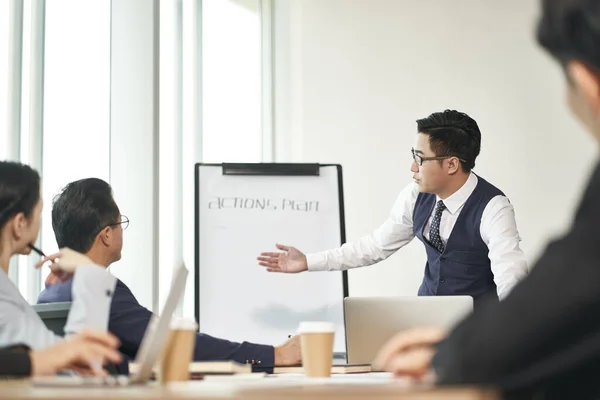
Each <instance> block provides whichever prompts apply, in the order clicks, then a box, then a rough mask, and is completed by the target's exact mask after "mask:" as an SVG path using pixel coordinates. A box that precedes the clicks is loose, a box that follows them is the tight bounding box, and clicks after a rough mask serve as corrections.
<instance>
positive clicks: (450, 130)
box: [417, 110, 481, 172]
mask: <svg viewBox="0 0 600 400" xmlns="http://www.w3.org/2000/svg"><path fill="white" fill-rule="evenodd" d="M417 131H418V132H419V133H426V134H428V135H429V146H430V147H431V150H432V151H433V152H434V153H435V155H436V156H439V157H443V156H452V157H458V158H460V159H462V160H464V161H461V164H462V169H463V171H465V172H469V171H471V170H472V169H473V168H474V167H475V159H476V158H477V156H478V155H479V151H480V150H481V132H480V131H479V127H478V126H477V122H475V120H474V119H473V118H471V117H469V116H468V115H467V114H465V113H463V112H459V111H456V110H445V111H443V112H436V113H433V114H431V115H430V116H428V117H426V118H423V119H419V120H417Z"/></svg>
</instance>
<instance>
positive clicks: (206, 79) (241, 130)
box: [0, 0, 270, 316]
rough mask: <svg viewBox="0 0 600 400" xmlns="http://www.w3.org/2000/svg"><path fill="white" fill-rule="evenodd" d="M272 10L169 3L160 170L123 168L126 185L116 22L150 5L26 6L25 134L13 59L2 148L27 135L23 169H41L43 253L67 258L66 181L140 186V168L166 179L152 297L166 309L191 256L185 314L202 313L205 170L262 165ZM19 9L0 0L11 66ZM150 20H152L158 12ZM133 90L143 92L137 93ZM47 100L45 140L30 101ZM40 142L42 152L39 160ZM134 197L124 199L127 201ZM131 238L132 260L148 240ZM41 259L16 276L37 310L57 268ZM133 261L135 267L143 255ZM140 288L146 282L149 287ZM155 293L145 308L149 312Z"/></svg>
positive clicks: (164, 17) (164, 25) (3, 70)
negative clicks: (37, 267)
mask: <svg viewBox="0 0 600 400" xmlns="http://www.w3.org/2000/svg"><path fill="white" fill-rule="evenodd" d="M112 2H113V3H112V4H113V6H114V0H112ZM264 2H265V0H206V1H202V0H161V1H160V58H159V63H160V68H159V71H160V77H159V78H160V97H159V102H160V107H159V110H160V115H159V118H158V121H159V124H160V126H159V131H160V134H159V145H158V155H159V157H158V159H159V161H158V163H159V164H158V166H157V165H156V164H155V165H143V168H137V169H135V172H132V171H128V170H126V169H124V170H122V171H119V174H122V175H120V176H119V177H118V179H116V177H115V176H112V178H113V179H111V167H113V171H115V169H114V166H115V165H122V164H123V162H122V161H123V159H124V158H125V159H127V160H129V159H130V158H129V155H130V154H133V153H134V152H135V151H138V149H135V148H128V149H123V148H119V149H115V147H114V146H115V137H114V136H113V138H112V140H111V109H110V107H111V103H112V102H111V73H112V74H113V78H114V77H115V76H116V75H118V72H119V71H114V70H113V71H111V68H112V67H111V51H112V50H114V48H113V49H111V40H112V41H113V43H115V41H119V43H123V41H124V40H125V41H126V40H127V32H126V29H125V31H124V30H123V29H122V27H123V26H127V25H126V24H120V25H119V26H121V29H120V30H118V31H115V29H114V24H113V25H111V18H115V16H116V17H117V18H119V21H120V22H123V19H127V18H131V15H136V14H131V12H133V11H135V9H136V8H139V9H140V10H141V11H142V12H147V11H148V10H149V9H150V8H149V7H147V3H145V2H141V1H138V2H134V1H133V0H132V1H131V2H130V3H128V4H127V6H126V7H125V6H124V7H120V8H118V10H121V11H115V10H116V9H115V7H111V0H86V1H81V0H46V1H45V13H41V14H40V13H36V11H35V10H34V6H35V5H36V4H43V3H35V2H32V1H31V0H24V1H23V5H24V8H23V11H24V12H23V48H22V66H21V74H22V77H23V79H22V89H21V93H20V95H21V106H22V107H21V130H20V132H13V133H10V132H7V129H6V127H7V118H6V115H7V110H8V107H7V102H6V100H7V90H8V83H9V80H8V62H0V122H1V123H2V126H1V128H0V143H2V144H4V143H7V142H8V140H7V138H8V135H9V134H12V135H13V136H14V137H16V138H18V139H19V140H20V143H21V146H20V150H21V151H20V159H21V161H22V162H25V163H30V164H32V165H34V166H35V167H36V168H38V169H39V170H40V173H41V175H42V197H43V201H44V209H43V214H42V228H41V243H40V246H41V247H42V249H43V250H44V251H45V252H46V253H50V252H53V251H55V250H57V243H56V240H55V236H54V232H53V230H52V222H51V210H52V199H53V198H54V196H55V195H56V194H58V193H59V192H60V190H61V189H62V188H63V187H64V186H65V185H66V184H67V183H69V182H71V181H74V180H77V179H81V178H88V177H98V178H101V179H104V180H107V181H111V180H112V181H113V183H115V182H116V181H117V180H118V181H119V182H121V183H122V182H128V181H132V182H134V181H139V179H140V177H139V176H136V174H137V175H139V174H140V172H139V171H140V170H142V171H144V173H145V174H156V171H158V174H159V190H158V192H157V193H158V197H159V198H158V199H156V200H158V201H157V204H158V205H157V207H158V208H157V209H155V210H154V212H157V213H158V214H157V215H158V216H159V225H158V226H159V227H160V230H159V232H158V239H156V240H158V243H159V251H158V254H159V263H158V265H159V268H158V282H159V283H158V293H156V292H155V291H153V292H152V297H153V298H154V299H158V304H163V303H164V300H165V298H166V294H167V293H168V290H169V287H170V282H171V271H172V266H173V265H174V262H176V261H177V260H180V259H183V260H185V261H186V263H187V266H188V268H189V269H190V271H191V272H192V274H191V275H190V277H189V280H188V286H187V289H186V293H185V301H184V302H183V304H182V307H181V308H180V309H179V313H183V314H185V315H187V316H193V312H194V279H195V277H194V276H193V269H194V174H193V168H194V164H195V163H196V162H201V161H202V162H227V161H230V162H231V161H238V162H260V161H263V158H262V154H263V152H264V146H263V132H264V129H263V128H264V127H263V124H262V118H263V114H262V111H263V108H264V107H263V102H264V99H263V85H264V79H263V77H262V76H263V74H264V71H263V70H262V63H263V61H262V51H263V47H262V43H263V42H262V40H263V37H262V36H261V26H262V17H261V13H262V8H263V7H264V5H263V3H264ZM9 4H10V1H0V59H3V60H5V61H6V60H7V59H8V58H7V57H4V58H3V57H2V56H4V55H7V54H8V50H9V46H8V45H9V31H8V29H7V28H6V27H8V26H9V24H8V21H9V18H10V12H9ZM269 4H270V2H269ZM32 10H34V11H32ZM123 10H124V11H123ZM38 11H39V10H38ZM122 11H123V14H121V12H122ZM40 15H43V16H44V18H40ZM138 15H139V14H138ZM200 16H202V18H200ZM36 18H37V19H36ZM148 18H152V17H151V16H150V14H148ZM144 21H146V20H145V19H144ZM112 22H113V23H114V22H115V20H114V19H113V21H112ZM150 25H151V24H150ZM111 26H112V28H111ZM36 27H37V28H36ZM36 29H37V32H43V34H42V38H43V41H42V43H43V47H44V56H43V71H44V72H43V85H42V89H41V91H40V90H37V89H36V90H33V91H32V87H33V89H35V88H36V87H37V85H32V84H31V82H32V81H31V76H32V71H35V69H32V68H34V67H37V66H40V65H42V63H40V64H36V65H34V64H35V63H36V62H37V61H36V56H34V57H33V58H32V57H31V54H32V45H31V43H32V34H31V32H32V31H33V32H35V31H36ZM40 29H43V30H40ZM132 29H133V28H132ZM134 33H135V32H134ZM134 36H135V35H134ZM150 42H151V41H148V43H150ZM38 43H39V42H38ZM33 48H34V49H35V46H34V47H33ZM140 51H142V52H146V51H149V50H148V49H140ZM36 54H37V56H39V55H40V54H41V53H36ZM144 54H145V53H144ZM113 56H114V54H113ZM114 65H115V64H114V63H113V67H114ZM116 65H119V64H116ZM143 68H144V67H142V69H143ZM148 68H153V67H152V66H150V65H149V66H148ZM113 83H114V82H113ZM132 90H138V89H137V88H135V87H132ZM139 90H142V88H140V89H139ZM32 93H33V95H32ZM39 93H42V96H43V97H42V99H43V120H42V121H43V125H42V127H43V136H42V138H41V140H39V137H37V136H36V133H35V132H38V131H36V130H35V129H30V128H31V124H32V121H33V123H34V124H35V123H37V122H38V121H39V120H37V119H35V118H33V119H32V118H31V115H33V114H31V112H30V110H31V109H32V108H31V104H39V102H37V103H36V102H35V99H36V96H37V95H38V94H39ZM113 95H114V94H113ZM32 98H33V99H34V102H33V103H32V102H31V100H32ZM113 100H114V98H113ZM112 104H114V103H112ZM33 109H35V107H34V108H33ZM37 109H39V107H38V108H37ZM113 122H114V115H113ZM151 124H152V122H149V125H151ZM138 127H139V126H136V127H135V128H136V129H137V128H138ZM143 129H146V127H144V128H143ZM113 134H114V133H113ZM124 134H127V133H124ZM120 138H121V137H120ZM124 142H126V141H124ZM40 143H41V145H42V151H41V152H37V151H35V149H38V148H39V144H40ZM111 143H112V146H113V147H112V149H111ZM32 149H34V151H32ZM6 156H7V152H6V148H5V146H0V159H5V158H6ZM147 159H148V160H149V159H150V158H147ZM117 160H118V161H119V162H116V161H117ZM145 162H146V161H145ZM148 162H149V161H148ZM156 168H158V169H156ZM114 173H116V172H114ZM153 176H155V175H153ZM115 179H116V180H115ZM125 195H126V193H117V198H119V197H122V196H125ZM122 211H123V213H124V214H126V215H127V210H125V209H124V210H122ZM153 215H154V214H153ZM135 223H136V221H135V220H132V224H135ZM131 232H132V231H131V230H129V231H127V232H125V238H124V246H125V250H124V253H128V252H127V248H130V249H131V248H132V245H131V244H132V243H135V241H136V240H138V239H139V238H138V237H131ZM141 234H142V235H143V234H145V233H141ZM147 234H148V235H150V234H151V233H150V232H148V233H147ZM133 247H135V246H133ZM144 251H147V249H145V250H144ZM34 258H35V257H28V258H25V257H21V258H20V264H21V265H20V266H19V268H18V277H17V278H18V283H19V285H18V286H19V289H20V290H21V292H22V293H23V295H24V296H25V297H26V298H27V299H28V300H29V301H30V302H35V300H36V298H37V293H39V290H41V289H42V288H43V282H44V280H45V278H46V276H47V274H48V270H43V271H42V272H37V271H33V272H31V271H30V269H31V264H32V262H33V261H34ZM129 259H130V260H134V259H135V255H132V257H130V258H129ZM125 268H128V269H131V270H132V271H131V272H132V275H133V276H139V277H140V279H141V281H140V282H142V284H143V283H144V282H146V277H148V274H149V271H148V265H136V264H131V265H129V264H128V265H127V266H125ZM115 272H116V270H115ZM40 278H41V279H40ZM140 282H136V283H137V284H138V286H139V283H140ZM126 283H130V284H131V282H126ZM133 286H135V285H133ZM148 290H153V289H148ZM134 294H135V293H134ZM147 295H148V293H146V296H145V297H144V298H145V300H146V303H144V304H145V305H148V306H149V305H150V302H149V301H148V299H146V297H148V296H147ZM138 297H139V296H138Z"/></svg>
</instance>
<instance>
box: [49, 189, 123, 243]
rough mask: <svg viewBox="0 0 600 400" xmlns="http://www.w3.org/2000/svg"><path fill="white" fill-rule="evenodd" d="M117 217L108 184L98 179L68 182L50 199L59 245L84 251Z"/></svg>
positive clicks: (117, 209) (118, 216) (117, 219)
mask: <svg viewBox="0 0 600 400" xmlns="http://www.w3.org/2000/svg"><path fill="white" fill-rule="evenodd" d="M119 218H120V212H119V207H117V204H116V203H115V200H114V199H113V194H112V188H111V187H110V185H109V184H108V183H106V182H105V181H103V180H102V179H97V178H89V179H82V180H79V181H75V182H71V183H69V184H68V185H67V186H65V188H64V189H63V190H62V192H61V193H60V194H58V195H57V196H56V197H55V198H54V201H53V202H52V229H54V235H55V236H56V243H57V244H58V247H59V248H62V247H69V248H71V249H73V250H75V251H78V252H80V253H86V252H88V251H89V250H90V248H91V247H92V245H93V244H94V240H95V239H96V236H97V235H98V233H99V232H100V231H101V230H102V229H103V228H104V227H106V226H108V225H109V224H114V223H117V222H119Z"/></svg>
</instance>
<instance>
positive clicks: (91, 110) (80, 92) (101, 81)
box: [41, 0, 110, 282]
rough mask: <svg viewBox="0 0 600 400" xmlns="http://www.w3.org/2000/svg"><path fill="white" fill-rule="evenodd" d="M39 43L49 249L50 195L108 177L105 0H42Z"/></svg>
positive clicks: (52, 244)
mask: <svg viewBox="0 0 600 400" xmlns="http://www.w3.org/2000/svg"><path fill="white" fill-rule="evenodd" d="M74 16H77V17H76V18H74ZM45 42H46V43H45V47H46V48H45V53H46V55H45V77H44V141H43V168H42V171H43V175H42V178H43V190H42V192H43V199H44V211H43V214H42V232H41V235H42V247H43V248H44V251H46V252H52V251H54V250H56V249H57V244H56V240H55V238H54V232H53V231H52V218H51V209H52V198H53V197H54V196H55V195H56V194H57V193H59V192H60V190H61V188H62V187H64V186H65V185H66V184H67V183H69V182H71V181H74V180H77V179H82V178H89V177H97V178H101V179H104V180H106V181H109V178H110V177H109V171H110V164H109V163H110V156H109V144H110V141H109V139H110V136H109V118H110V115H109V114H110V113H109V111H110V110H109V106H110V0H93V1H90V0H87V1H81V0H47V1H46V35H45ZM42 273H43V276H42V278H43V279H44V278H45V276H46V275H47V271H43V272H42ZM42 282H43V280H42Z"/></svg>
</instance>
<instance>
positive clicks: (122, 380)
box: [31, 263, 188, 387]
mask: <svg viewBox="0 0 600 400" xmlns="http://www.w3.org/2000/svg"><path fill="white" fill-rule="evenodd" d="M187 276H188V270H187V268H186V267H185V264H183V263H182V264H180V265H179V266H178V267H176V269H175V273H174V275H173V281H172V283H171V290H170V291H169V296H168V297H167V301H166V302H165V305H164V306H163V309H162V312H161V314H160V317H156V316H155V315H153V316H152V318H151V320H150V323H149V324H148V327H147V328H146V332H145V333H144V338H143V339H142V343H141V344H140V348H139V349H138V352H137V355H136V358H135V362H136V363H137V364H138V365H139V368H138V369H137V371H136V372H135V373H134V374H131V375H130V376H124V375H122V376H108V377H84V376H73V375H69V376H50V377H37V378H33V379H32V380H31V382H32V383H33V384H34V385H36V386H61V387H64V386H127V385H134V384H145V383H147V382H148V381H149V380H150V377H151V376H152V368H153V367H154V364H155V363H156V361H157V359H158V357H159V356H160V354H161V353H162V350H163V348H164V346H165V342H166V340H167V335H168V333H169V328H170V325H171V318H172V317H173V313H174V312H175V309H176V308H177V304H178V303H179V299H180V297H181V295H182V294H183V292H184V289H185V282H186V280H187Z"/></svg>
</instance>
